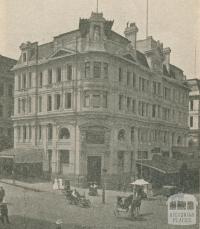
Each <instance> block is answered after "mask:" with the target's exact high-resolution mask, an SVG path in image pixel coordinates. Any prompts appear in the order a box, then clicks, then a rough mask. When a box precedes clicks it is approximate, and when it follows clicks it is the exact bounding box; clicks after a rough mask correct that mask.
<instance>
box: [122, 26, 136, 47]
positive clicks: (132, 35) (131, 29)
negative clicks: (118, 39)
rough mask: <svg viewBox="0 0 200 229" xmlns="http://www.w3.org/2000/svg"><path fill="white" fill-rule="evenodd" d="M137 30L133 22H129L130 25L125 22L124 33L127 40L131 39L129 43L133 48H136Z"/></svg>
mask: <svg viewBox="0 0 200 229" xmlns="http://www.w3.org/2000/svg"><path fill="white" fill-rule="evenodd" d="M137 32H138V28H137V26H136V24H135V23H130V26H129V23H127V26H126V29H125V31H124V35H125V37H126V38H127V39H128V40H129V41H131V44H132V46H133V48H134V49H136V41H137Z"/></svg>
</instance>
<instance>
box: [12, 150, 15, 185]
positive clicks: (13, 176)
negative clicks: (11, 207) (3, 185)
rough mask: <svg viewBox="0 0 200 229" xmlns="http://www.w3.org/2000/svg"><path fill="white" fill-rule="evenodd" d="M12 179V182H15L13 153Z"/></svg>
mask: <svg viewBox="0 0 200 229" xmlns="http://www.w3.org/2000/svg"><path fill="white" fill-rule="evenodd" d="M12 179H13V184H15V154H14V156H13V168H12Z"/></svg>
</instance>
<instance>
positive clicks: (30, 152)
mask: <svg viewBox="0 0 200 229" xmlns="http://www.w3.org/2000/svg"><path fill="white" fill-rule="evenodd" d="M42 155H43V150H41V149H36V148H16V149H7V150H4V151H2V152H0V158H13V160H14V162H15V163H27V164H28V163H29V164H34V163H42V161H43V157H42Z"/></svg>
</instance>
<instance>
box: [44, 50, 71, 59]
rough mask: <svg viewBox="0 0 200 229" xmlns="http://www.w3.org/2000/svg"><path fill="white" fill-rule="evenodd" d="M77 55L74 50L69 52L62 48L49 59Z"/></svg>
mask: <svg viewBox="0 0 200 229" xmlns="http://www.w3.org/2000/svg"><path fill="white" fill-rule="evenodd" d="M73 54H75V51H73V50H69V49H66V48H61V49H59V50H56V51H55V52H54V53H53V54H52V55H50V56H49V57H48V58H51V59H53V58H59V57H63V56H69V55H73Z"/></svg>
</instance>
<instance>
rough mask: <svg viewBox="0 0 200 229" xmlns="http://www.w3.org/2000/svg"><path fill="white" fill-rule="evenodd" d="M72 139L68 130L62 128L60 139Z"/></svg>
mask: <svg viewBox="0 0 200 229" xmlns="http://www.w3.org/2000/svg"><path fill="white" fill-rule="evenodd" d="M69 138H70V132H69V130H68V129H67V128H62V129H61V130H60V131H59V139H69Z"/></svg>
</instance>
